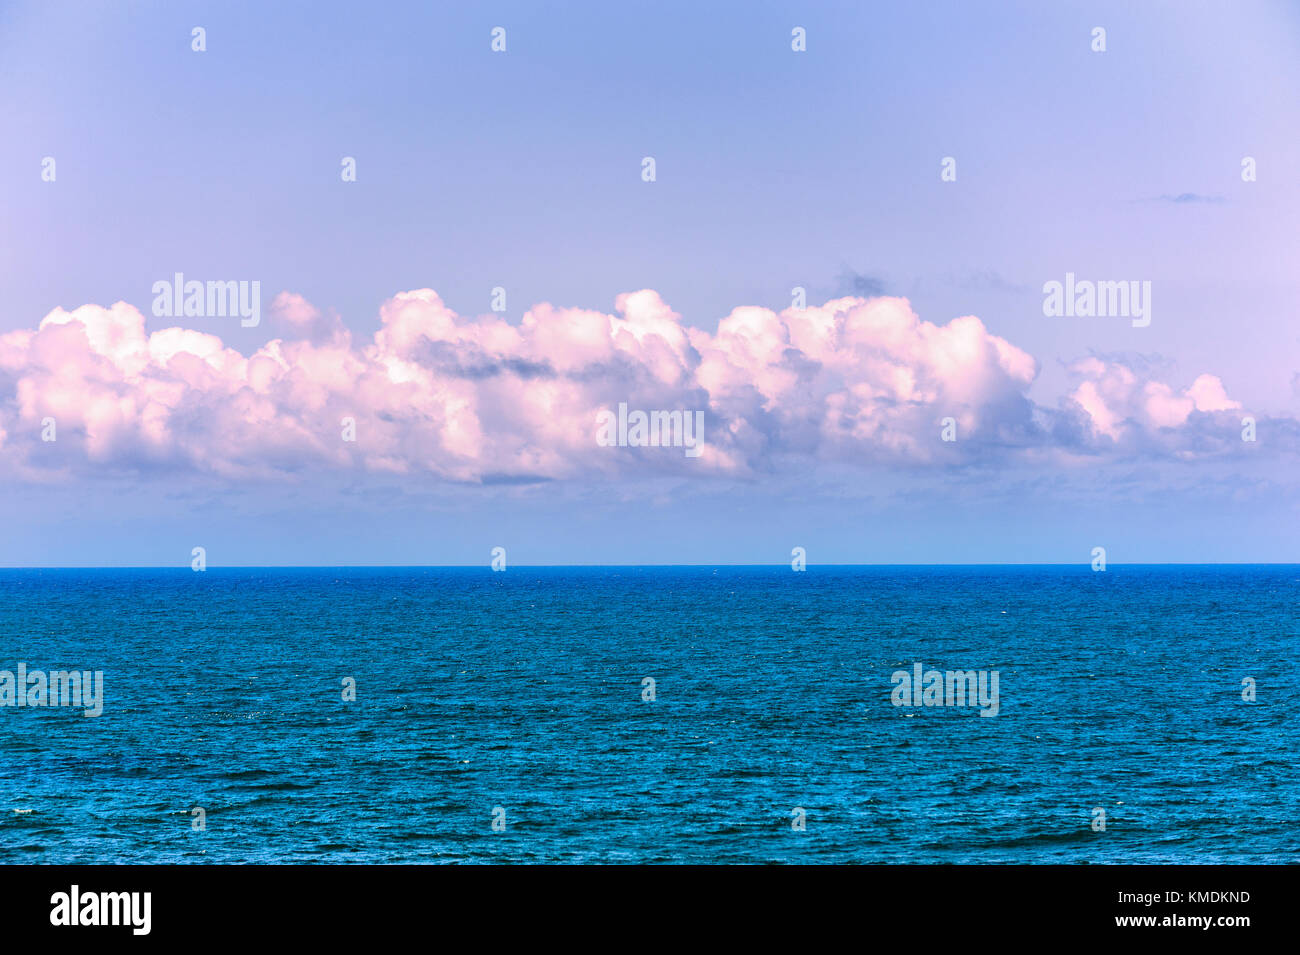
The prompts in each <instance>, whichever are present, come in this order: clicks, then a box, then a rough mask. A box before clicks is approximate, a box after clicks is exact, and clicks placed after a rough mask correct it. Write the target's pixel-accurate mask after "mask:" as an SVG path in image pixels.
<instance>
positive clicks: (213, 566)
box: [0, 560, 1300, 573]
mask: <svg viewBox="0 0 1300 955" xmlns="http://www.w3.org/2000/svg"><path fill="white" fill-rule="evenodd" d="M789 566H790V562H789V561H782V562H780V563H775V564H760V563H745V564H736V563H690V564H686V563H682V564H510V565H508V566H507V567H506V568H505V569H504V570H502V571H493V572H494V573H509V572H510V570H512V569H519V570H548V569H549V570H594V569H612V570H622V569H629V568H630V569H634V570H642V569H644V570H652V569H660V568H683V569H686V568H705V567H714V568H724V567H725V568H733V567H789ZM1088 566H1090V562H1089V561H1087V560H1082V561H1069V562H1065V561H1058V562H1047V561H1036V562H1026V563H1015V562H1010V561H1002V562H986V563H973V562H958V563H927V562H920V561H913V562H907V563H862V564H845V563H825V564H814V563H807V564H806V565H805V567H806V568H812V567H828V568H836V567H1088ZM1106 566H1107V569H1109V568H1111V567H1300V561H1209V562H1207V561H1132V562H1117V561H1107V562H1106ZM473 569H481V570H489V571H491V570H492V566H491V563H490V562H486V563H481V564H478V563H476V564H209V565H208V566H207V567H206V568H205V569H204V570H203V571H196V570H194V569H193V568H192V567H190V566H189V565H188V564H68V565H63V566H53V565H39V566H37V565H27V564H0V571H5V570H189V571H190V572H191V573H206V572H207V571H209V570H473Z"/></svg>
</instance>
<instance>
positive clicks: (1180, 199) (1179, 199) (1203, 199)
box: [1148, 192, 1227, 206]
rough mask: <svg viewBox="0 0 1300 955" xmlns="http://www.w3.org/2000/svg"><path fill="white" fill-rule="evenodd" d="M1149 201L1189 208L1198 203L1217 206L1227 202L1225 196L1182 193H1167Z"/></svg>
mask: <svg viewBox="0 0 1300 955" xmlns="http://www.w3.org/2000/svg"><path fill="white" fill-rule="evenodd" d="M1148 201H1149V202H1169V203H1173V204H1174V205H1179V206H1187V205H1196V204H1198V203H1209V204H1216V205H1217V204H1218V203H1221V202H1226V201H1227V200H1226V199H1224V198H1223V196H1207V195H1203V194H1201V193H1199V192H1180V193H1178V194H1177V195H1172V194H1170V193H1165V194H1163V195H1159V196H1155V197H1154V198H1152V199H1149V200H1148Z"/></svg>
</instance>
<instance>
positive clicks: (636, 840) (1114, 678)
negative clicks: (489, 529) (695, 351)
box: [0, 564, 1300, 863]
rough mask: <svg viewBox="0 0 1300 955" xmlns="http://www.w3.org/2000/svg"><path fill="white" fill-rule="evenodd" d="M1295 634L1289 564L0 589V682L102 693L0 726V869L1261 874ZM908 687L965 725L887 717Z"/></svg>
mask: <svg viewBox="0 0 1300 955" xmlns="http://www.w3.org/2000/svg"><path fill="white" fill-rule="evenodd" d="M1298 608H1300V566H1295V565H1257V566H1245V565H1223V566H1187V565H1176V566H1117V565H1113V564H1112V565H1111V566H1110V567H1109V568H1108V569H1107V570H1106V571H1105V572H1102V573H1094V572H1093V571H1092V570H1091V569H1090V568H1089V567H1088V566H1087V565H1086V564H1085V565H1081V566H1078V567H1074V566H1069V567H1066V566H1048V567H1043V566H1035V567H1013V566H996V567H969V566H963V567H877V566H873V567H820V566H809V567H808V569H807V571H805V572H803V573H797V572H794V571H793V570H791V568H790V567H788V566H782V567H716V568H715V567H604V568H529V567H511V568H509V569H508V570H506V571H505V572H501V573H494V572H492V571H491V570H490V569H488V568H486V567H484V568H482V569H478V568H474V569H469V568H398V569H393V568H382V569H378V568H328V569H320V568H312V569H283V568H273V569H257V568H242V569H216V568H210V569H208V570H207V571H206V572H203V573H196V572H193V571H191V570H190V569H188V568H185V569H179V570H175V569H161V570H144V569H135V570H0V670H8V671H11V672H16V668H17V665H18V664H19V663H20V662H22V663H24V664H25V665H26V667H27V670H28V671H29V672H30V671H33V670H44V671H52V670H59V669H78V670H91V671H94V670H100V671H102V672H103V675H104V677H103V678H104V696H105V700H104V705H103V713H102V715H100V716H98V717H92V718H88V717H86V716H84V715H83V711H82V710H81V709H74V708H67V707H63V708H55V707H39V706H36V707H32V706H29V707H21V708H20V707H12V706H6V707H0V862H6V863H14V862H24V863H33V862H35V863H55V862H60V863H67V862H71V863H105V862H197V863H202V862H215V863H234V862H253V863H301V862H322V863H345V862H347V863H361V862H390V863H443V862H488V863H506V862H510V863H516V862H562V863H596V862H600V863H611V862H614V863H616V862H639V863H683V862H690V863H711V862H720V863H831V862H860V863H873V862H923V863H1024V862H1040V863H1041V862H1065V863H1082V862H1088V863H1113V862H1141V863H1164V862H1173V863H1226V862H1247V863H1260V862H1263V863H1279V862H1297V861H1300V825H1297V820H1300V732H1298V730H1300V721H1298V720H1297V712H1298V707H1300V670H1298V669H1297V663H1298V659H1297V657H1298V656H1300V655H1298V654H1297V649H1300V613H1298ZM916 663H920V664H922V665H923V667H924V668H925V669H930V668H936V669H939V670H948V669H951V670H961V671H966V670H975V671H980V670H983V671H994V670H996V671H998V675H999V676H998V688H999V701H998V702H999V707H998V715H997V716H996V717H983V716H981V715H980V709H979V708H978V707H974V706H970V707H961V706H928V707H927V706H897V705H895V704H894V702H892V701H891V693H892V692H893V691H894V689H895V683H894V682H893V680H892V674H894V672H895V671H898V670H903V671H907V672H909V673H910V672H911V671H912V668H913V666H914V664H916ZM646 678H651V679H653V681H654V684H653V699H647V698H646V697H648V696H650V695H651V694H650V685H649V684H647V683H645V682H644V681H645V680H646ZM1247 679H1249V680H1253V681H1254V695H1255V698H1254V700H1253V701H1250V700H1245V699H1243V692H1244V687H1245V685H1246V684H1243V681H1245V680H1247ZM347 680H354V681H355V697H356V698H355V700H345V699H344V698H343V697H344V691H345V681H347ZM1247 695H1249V694H1247ZM196 808H201V809H202V810H203V813H202V824H203V827H202V828H201V829H199V828H196V827H197V826H198V824H199V822H200V818H199V816H198V815H197V814H195V813H194V810H195V809H196ZM1099 809H1101V810H1104V812H1105V828H1104V830H1101V829H1098V828H1097V821H1098V819H1099V818H1100V817H1099V816H1098V815H1097V810H1099ZM800 810H802V812H800ZM801 819H802V821H803V828H802V830H800V829H799V828H798V823H799V821H800V820H801ZM494 822H495V824H496V828H494Z"/></svg>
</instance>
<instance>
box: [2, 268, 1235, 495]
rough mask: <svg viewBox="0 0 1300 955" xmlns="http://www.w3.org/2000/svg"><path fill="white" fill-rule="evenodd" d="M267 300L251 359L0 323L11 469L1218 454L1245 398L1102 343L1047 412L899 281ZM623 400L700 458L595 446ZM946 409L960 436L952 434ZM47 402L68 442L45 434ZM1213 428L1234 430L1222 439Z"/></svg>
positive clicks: (998, 341) (1008, 365)
mask: <svg viewBox="0 0 1300 955" xmlns="http://www.w3.org/2000/svg"><path fill="white" fill-rule="evenodd" d="M270 314H271V318H272V328H273V329H274V330H276V331H278V332H279V333H280V334H281V337H278V338H275V339H273V340H271V341H269V342H267V343H266V344H265V345H264V346H263V347H261V348H260V349H258V351H257V352H256V353H254V354H253V355H250V356H245V355H243V354H241V353H239V352H237V351H235V350H233V349H231V348H229V347H227V346H226V345H225V344H224V343H223V342H222V340H221V339H220V338H218V337H217V336H215V335H210V334H206V333H202V332H198V331H193V330H188V329H183V328H164V329H159V330H157V331H154V332H152V333H148V332H146V329H145V320H144V317H143V316H142V315H141V314H140V312H138V311H137V310H136V309H135V308H133V307H132V306H130V305H127V304H125V303H122V302H119V303H117V304H116V305H113V306H112V307H110V308H103V307H100V306H96V305H85V306H82V307H81V308H78V309H76V310H74V311H71V312H67V311H64V310H62V309H56V310H54V311H52V312H51V313H50V314H49V315H47V316H46V317H45V318H44V319H43V320H42V321H41V323H40V325H39V327H38V328H37V329H35V330H23V331H17V332H11V333H9V334H6V335H3V336H0V467H3V468H4V469H5V470H7V471H8V472H9V473H11V474H18V475H24V476H27V477H32V478H40V477H45V478H49V477H51V476H55V475H59V474H65V475H75V474H80V473H84V472H95V471H99V472H103V473H116V474H120V473H129V474H146V475H147V474H150V473H156V472H160V471H176V472H201V473H208V474H214V475H218V476H225V477H239V476H260V477H266V476H274V475H306V474H309V473H311V472H313V471H316V470H321V469H326V470H355V471H360V472H376V473H394V474H410V475H428V476H432V477H436V478H441V479H447V480H454V481H468V482H475V481H495V480H532V479H536V480H558V479H580V478H584V477H613V476H620V475H646V474H655V473H659V474H679V475H719V474H721V475H733V476H742V477H743V476H752V475H755V474H759V473H762V472H766V471H771V470H773V469H777V468H780V467H782V466H785V465H787V464H788V463H789V462H791V461H796V462H797V461H799V460H805V461H810V462H815V461H819V460H828V461H836V462H841V463H850V464H852V463H859V464H864V465H865V464H875V465H879V464H886V465H900V466H908V467H925V466H952V465H956V464H963V463H969V462H971V461H981V462H989V461H994V462H995V461H997V460H999V459H1001V458H1005V457H1007V456H1011V455H1015V454H1019V453H1032V452H1034V451H1041V450H1044V449H1052V448H1058V447H1065V448H1068V449H1070V450H1072V451H1084V452H1087V453H1092V454H1102V453H1113V452H1116V451H1122V452H1124V453H1134V452H1136V451H1141V450H1142V449H1143V448H1151V449H1155V450H1157V451H1158V452H1160V453H1167V452H1172V453H1175V454H1199V453H1209V452H1216V453H1218V452H1222V451H1224V450H1226V449H1229V448H1230V444H1229V443H1228V439H1229V438H1231V437H1233V436H1235V430H1233V429H1232V428H1230V427H1229V425H1231V424H1232V422H1231V421H1229V420H1227V419H1228V418H1231V417H1233V416H1236V418H1237V419H1239V418H1240V412H1241V408H1240V405H1239V403H1238V402H1236V401H1234V400H1232V399H1231V398H1230V397H1229V396H1228V395H1227V393H1226V391H1225V388H1224V386H1223V383H1222V382H1221V381H1220V380H1219V379H1218V378H1216V377H1214V376H1213V375H1209V374H1203V375H1200V376H1199V377H1197V378H1195V379H1194V380H1193V381H1192V383H1191V384H1190V385H1188V386H1185V387H1181V388H1180V387H1177V386H1175V385H1172V384H1169V383H1167V382H1163V381H1158V380H1154V379H1153V378H1152V377H1150V376H1149V375H1143V374H1140V373H1139V372H1137V371H1135V370H1134V369H1133V368H1131V367H1129V366H1127V365H1125V364H1123V363H1122V362H1116V361H1112V360H1104V359H1101V358H1087V359H1083V360H1081V361H1079V362H1076V363H1074V365H1073V366H1071V371H1072V372H1073V374H1074V375H1075V376H1076V378H1077V385H1076V386H1075V387H1074V389H1073V390H1072V391H1071V392H1070V394H1069V395H1068V396H1066V397H1064V398H1063V399H1062V404H1061V407H1060V408H1059V409H1053V410H1047V409H1043V408H1040V407H1037V406H1035V405H1034V404H1033V402H1031V401H1030V400H1029V399H1028V398H1027V392H1028V389H1029V386H1030V384H1031V383H1032V382H1033V380H1034V378H1035V376H1036V373H1037V366H1036V363H1035V361H1034V359H1033V358H1032V357H1030V356H1029V355H1028V354H1026V353H1025V352H1024V351H1022V350H1020V349H1019V348H1017V347H1015V346H1014V345H1012V344H1011V343H1010V342H1008V341H1006V340H1005V339H1002V338H1000V337H998V336H996V335H993V334H992V333H990V332H989V330H988V329H987V328H986V327H985V325H984V324H983V323H982V322H981V321H980V320H979V319H978V318H975V317H974V316H966V317H963V318H958V319H954V320H953V321H950V322H948V323H947V324H944V325H936V324H933V323H931V322H927V321H923V320H921V319H920V318H918V317H917V316H916V315H915V314H914V313H913V311H912V309H911V307H910V305H909V303H908V302H907V301H906V300H904V299H901V298H890V297H877V298H870V299H862V298H855V297H847V298H838V299H835V300H832V301H829V302H826V303H825V304H823V305H821V306H816V307H809V308H807V309H803V310H797V309H788V310H786V311H784V312H779V313H778V312H774V311H771V310H769V309H765V308H758V307H741V308H737V309H735V310H733V311H732V312H731V314H729V315H728V316H726V317H725V318H723V319H722V320H721V321H720V322H719V323H718V326H717V328H716V330H714V331H711V332H710V331H706V330H702V329H698V328H691V327H688V326H687V325H685V324H683V322H682V321H681V317H680V316H679V315H677V314H676V313H674V312H673V311H672V309H671V308H670V307H669V306H668V305H667V304H665V303H664V301H663V300H662V299H661V298H660V297H659V295H658V294H657V293H655V292H653V291H649V290H643V291H639V292H632V293H628V294H624V295H620V296H619V297H618V299H617V301H616V303H615V311H614V313H613V314H605V313H602V312H597V311H590V310H584V309H573V308H561V307H557V306H553V305H547V304H542V305H538V306H535V307H534V308H532V309H530V310H529V311H528V312H527V313H525V315H524V316H523V318H522V320H521V321H520V322H519V324H518V325H513V324H511V323H509V322H507V321H505V320H503V319H500V318H496V317H465V316H460V315H457V314H456V313H454V312H453V311H452V310H451V309H449V308H448V307H447V306H446V305H445V304H444V303H443V302H442V300H441V299H440V298H439V297H438V295H437V294H436V293H434V292H433V291H431V290H429V289H420V290H416V291H410V292H403V293H401V294H398V295H396V296H394V297H393V298H392V299H390V300H389V301H388V302H386V303H385V304H384V305H383V307H382V309H381V313H380V318H381V320H382V325H381V328H380V329H379V330H378V331H377V332H376V333H375V335H374V337H373V339H372V340H370V341H367V342H364V343H358V342H354V340H353V336H352V335H351V333H350V332H349V331H348V330H347V329H346V327H344V325H343V323H342V322H341V321H340V320H339V319H338V317H337V316H327V315H325V314H323V313H322V312H321V311H320V310H319V309H317V308H315V307H314V306H313V305H311V304H310V303H309V302H307V301H306V300H305V299H303V298H302V297H301V296H299V295H295V294H292V293H287V292H282V293H280V295H278V296H276V298H275V299H274V301H273V302H272V306H271V310H270ZM620 402H626V403H627V404H628V406H629V407H630V408H633V409H644V410H647V411H649V410H669V411H671V410H682V411H696V410H700V411H703V412H705V422H706V424H705V431H704V446H705V450H704V452H703V454H701V455H700V456H699V457H698V458H693V457H687V456H685V455H683V454H682V453H681V452H680V450H677V449H671V448H607V447H601V446H599V445H598V444H597V442H596V423H597V415H598V413H599V412H600V411H601V410H603V409H606V408H615V407H617V406H618V404H619V403H620ZM1216 416H1218V417H1216ZM1223 416H1227V417H1226V418H1224V417H1223ZM945 418H952V419H953V421H954V422H955V427H956V435H957V441H955V442H944V441H942V440H940V433H941V430H942V421H943V419H945ZM48 419H53V420H54V422H55V427H56V428H57V440H56V441H43V440H42V432H43V430H45V427H46V423H47V421H48ZM345 419H352V420H354V421H355V435H356V440H355V441H345V440H344V437H343V435H344V429H345V427H346V426H345V423H344V422H345ZM1215 428H1218V429H1220V430H1224V441H1223V442H1219V443H1214V442H1212V444H1214V446H1213V447H1210V446H1208V445H1207V444H1206V434H1207V429H1210V430H1213V429H1215ZM1216 433H1217V432H1216Z"/></svg>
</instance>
